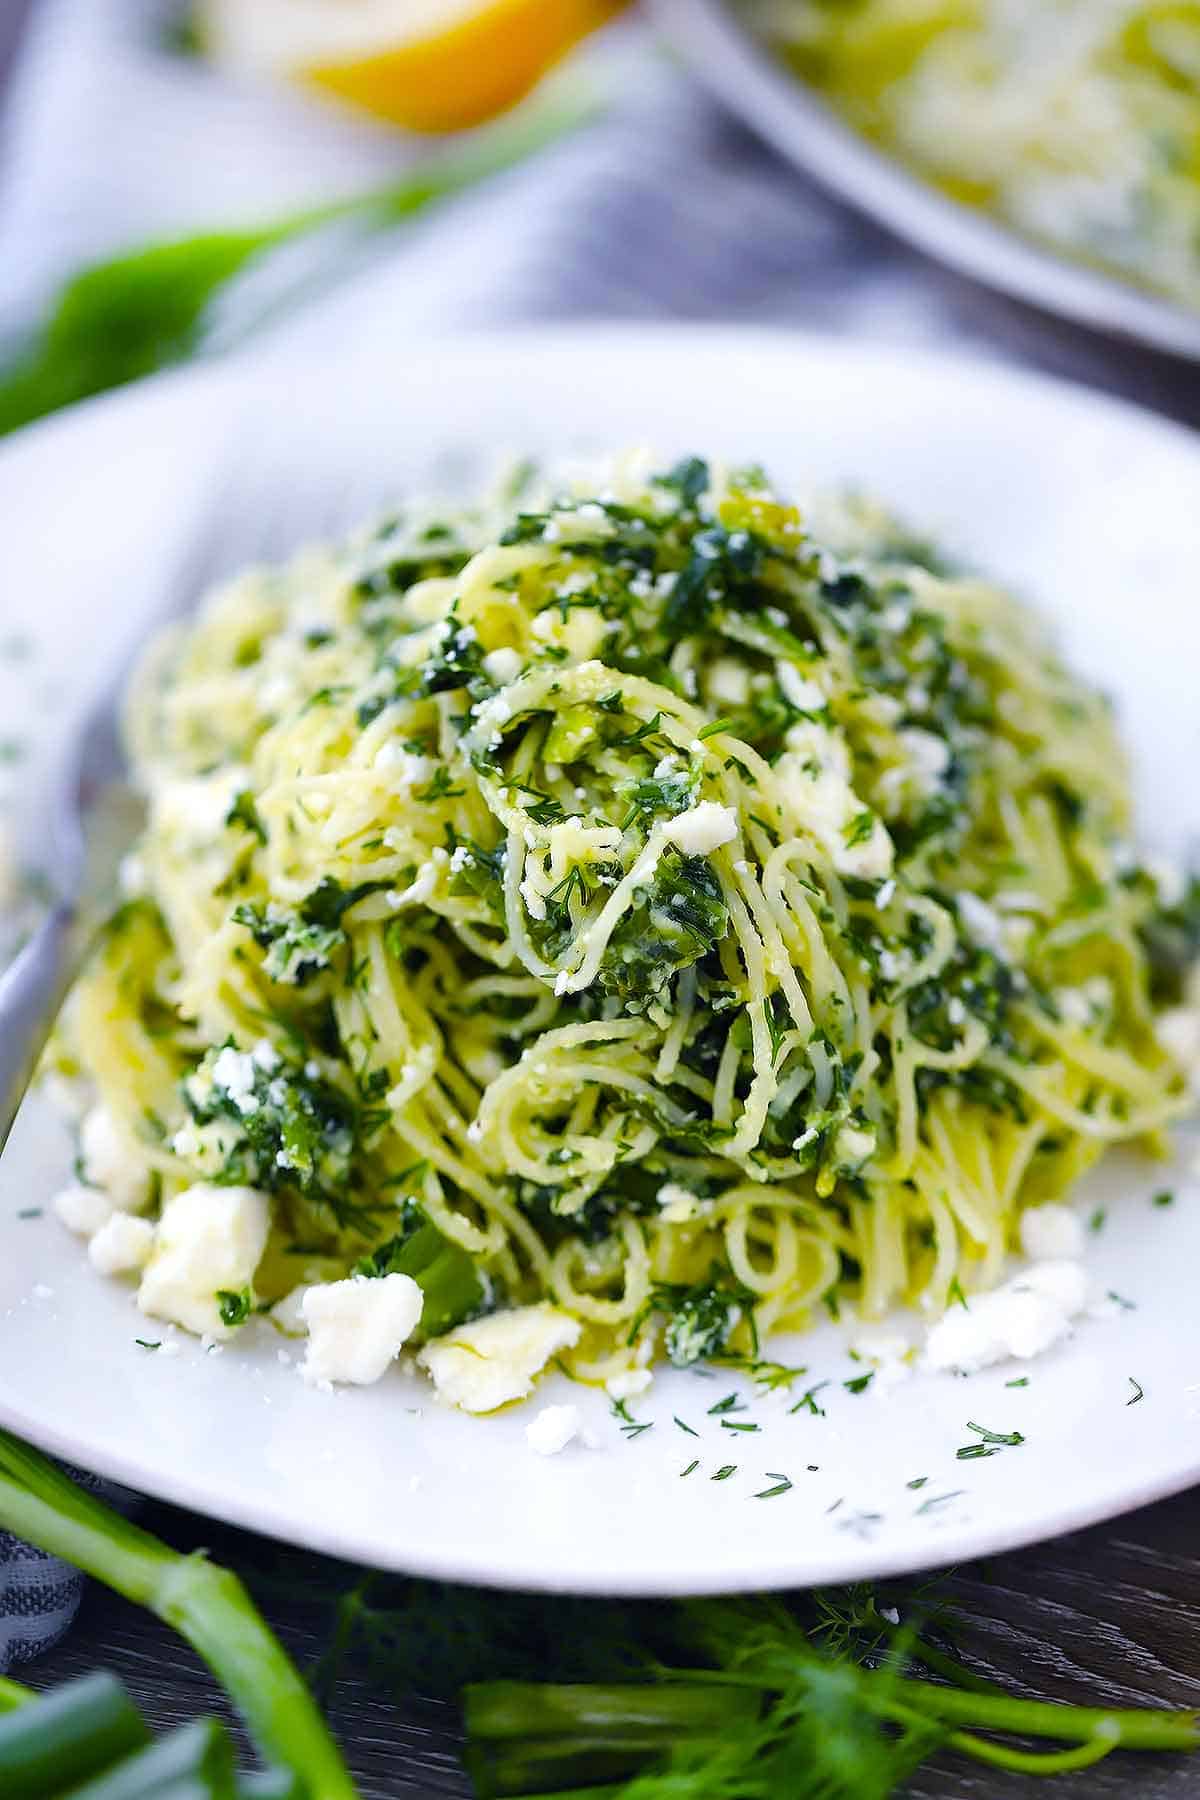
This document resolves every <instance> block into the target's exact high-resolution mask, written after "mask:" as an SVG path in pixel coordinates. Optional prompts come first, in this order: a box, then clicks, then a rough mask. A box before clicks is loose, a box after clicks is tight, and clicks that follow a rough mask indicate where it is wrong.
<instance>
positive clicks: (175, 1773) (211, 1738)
mask: <svg viewBox="0 0 1200 1800" xmlns="http://www.w3.org/2000/svg"><path fill="white" fill-rule="evenodd" d="M234 1779H235V1772H234V1762H233V1743H232V1741H231V1739H230V1736H229V1733H228V1731H227V1730H226V1728H225V1726H224V1725H222V1724H221V1722H220V1720H219V1719H196V1720H194V1721H193V1723H192V1724H190V1725H181V1726H180V1727H179V1728H178V1730H176V1731H172V1732H169V1733H168V1734H167V1736H166V1737H162V1738H159V1740H158V1742H157V1743H155V1744H151V1745H150V1746H149V1748H148V1749H146V1750H140V1751H139V1752H138V1753H137V1755H136V1756H129V1757H126V1758H125V1759H124V1761H122V1762H119V1763H117V1765H116V1766H115V1767H114V1768H110V1769H108V1770H107V1771H106V1772H105V1773H104V1774H103V1775H98V1776H96V1777H95V1779H94V1780H92V1781H89V1782H87V1783H86V1784H85V1785H84V1786H83V1787H81V1788H72V1790H71V1794H70V1800H185V1796H186V1800H192V1796H194V1797H195V1800H234V1792H235V1790H234Z"/></svg>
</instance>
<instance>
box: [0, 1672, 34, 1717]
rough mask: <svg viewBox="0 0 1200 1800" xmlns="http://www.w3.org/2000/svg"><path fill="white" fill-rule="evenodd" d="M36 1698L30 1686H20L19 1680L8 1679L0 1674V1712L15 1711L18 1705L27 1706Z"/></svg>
mask: <svg viewBox="0 0 1200 1800" xmlns="http://www.w3.org/2000/svg"><path fill="white" fill-rule="evenodd" d="M36 1699H37V1695H36V1694H35V1693H34V1691H33V1689H32V1688H27V1687H22V1686H21V1684H20V1682H18V1681H9V1680H7V1679H6V1678H5V1676H3V1675H0V1713H8V1712H15V1711H16V1710H17V1708H18V1706H28V1705H29V1704H30V1702H31V1701H33V1700H36Z"/></svg>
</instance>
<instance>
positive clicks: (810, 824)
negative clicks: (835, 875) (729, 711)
mask: <svg viewBox="0 0 1200 1800" xmlns="http://www.w3.org/2000/svg"><path fill="white" fill-rule="evenodd" d="M786 742H787V746H788V747H787V749H786V751H785V752H784V754H783V755H782V756H781V757H780V758H779V761H778V762H777V763H776V765H775V777H776V780H777V781H778V783H779V792H780V798H781V800H782V801H783V803H784V806H785V807H786V809H787V811H788V812H789V813H790V814H791V816H792V818H793V820H794V821H795V823H796V824H797V825H798V826H799V827H800V829H801V830H802V831H806V832H807V833H808V834H809V835H810V836H811V837H813V838H815V839H816V841H817V843H818V844H820V846H821V848H822V849H823V850H824V851H825V854H826V855H827V856H828V857H829V860H830V862H831V863H832V864H833V866H834V868H835V869H837V870H839V872H840V873H842V874H844V875H858V876H861V877H863V878H864V879H866V880H874V881H882V880H883V879H884V878H885V877H887V876H889V875H890V874H891V872H892V860H893V848H892V840H891V838H890V837H889V836H888V833H887V831H886V830H885V828H884V826H883V824H882V823H881V821H880V820H879V819H877V818H873V817H871V816H870V813H869V809H868V808H867V807H865V806H864V805H863V803H862V801H861V800H860V799H859V796H858V795H857V794H856V793H855V791H854V788H853V787H852V785H851V782H850V752H849V750H848V749H847V747H846V744H845V741H844V739H843V738H842V737H841V736H840V734H839V733H837V732H834V731H831V730H830V729H829V728H828V726H826V725H822V724H820V723H818V722H816V721H814V720H812V719H806V720H803V721H802V722H801V723H799V724H796V725H792V726H791V727H789V729H788V732H787V737H786ZM864 814H866V815H867V822H868V823H869V827H870V828H869V830H866V831H864V832H863V833H862V834H861V836H860V835H859V833H858V832H857V830H856V829H855V827H856V823H857V821H858V820H860V819H861V818H862V817H863V815H864ZM848 837H853V839H854V841H853V842H847V838H848Z"/></svg>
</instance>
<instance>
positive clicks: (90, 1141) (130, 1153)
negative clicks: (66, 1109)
mask: <svg viewBox="0 0 1200 1800" xmlns="http://www.w3.org/2000/svg"><path fill="white" fill-rule="evenodd" d="M79 1162H80V1167H81V1169H82V1171H83V1177H84V1180H85V1181H90V1182H91V1183H92V1185H93V1187H98V1188H103V1189H104V1191H105V1193H106V1194H107V1195H108V1197H109V1199H110V1200H111V1201H112V1203H113V1205H114V1206H117V1207H120V1209H121V1211H122V1212H140V1211H141V1209H142V1207H143V1206H145V1205H146V1203H147V1201H148V1200H149V1198H150V1171H149V1169H148V1168H147V1167H146V1164H145V1162H144V1161H143V1160H142V1156H141V1152H140V1150H139V1148H138V1145H137V1143H136V1141H135V1140H134V1138H133V1137H132V1135H131V1134H130V1133H129V1132H128V1131H126V1129H125V1127H124V1126H123V1125H121V1124H120V1122H119V1121H118V1120H117V1119H116V1118H115V1116H114V1115H113V1114H112V1113H111V1112H110V1111H109V1109H108V1107H107V1106H93V1107H92V1109H91V1111H90V1112H89V1113H87V1114H86V1115H85V1117H84V1120H83V1123H82V1125H81V1126H80V1127H79Z"/></svg>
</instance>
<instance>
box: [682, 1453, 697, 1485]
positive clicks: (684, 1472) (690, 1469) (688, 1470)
mask: <svg viewBox="0 0 1200 1800" xmlns="http://www.w3.org/2000/svg"><path fill="white" fill-rule="evenodd" d="M699 1467H700V1458H699V1457H698V1456H697V1457H693V1458H692V1460H691V1462H690V1463H689V1464H688V1466H687V1468H686V1469H680V1471H679V1479H680V1480H681V1481H682V1480H683V1477H684V1476H685V1475H692V1474H694V1473H695V1471H696V1470H697V1469H698V1468H699Z"/></svg>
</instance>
